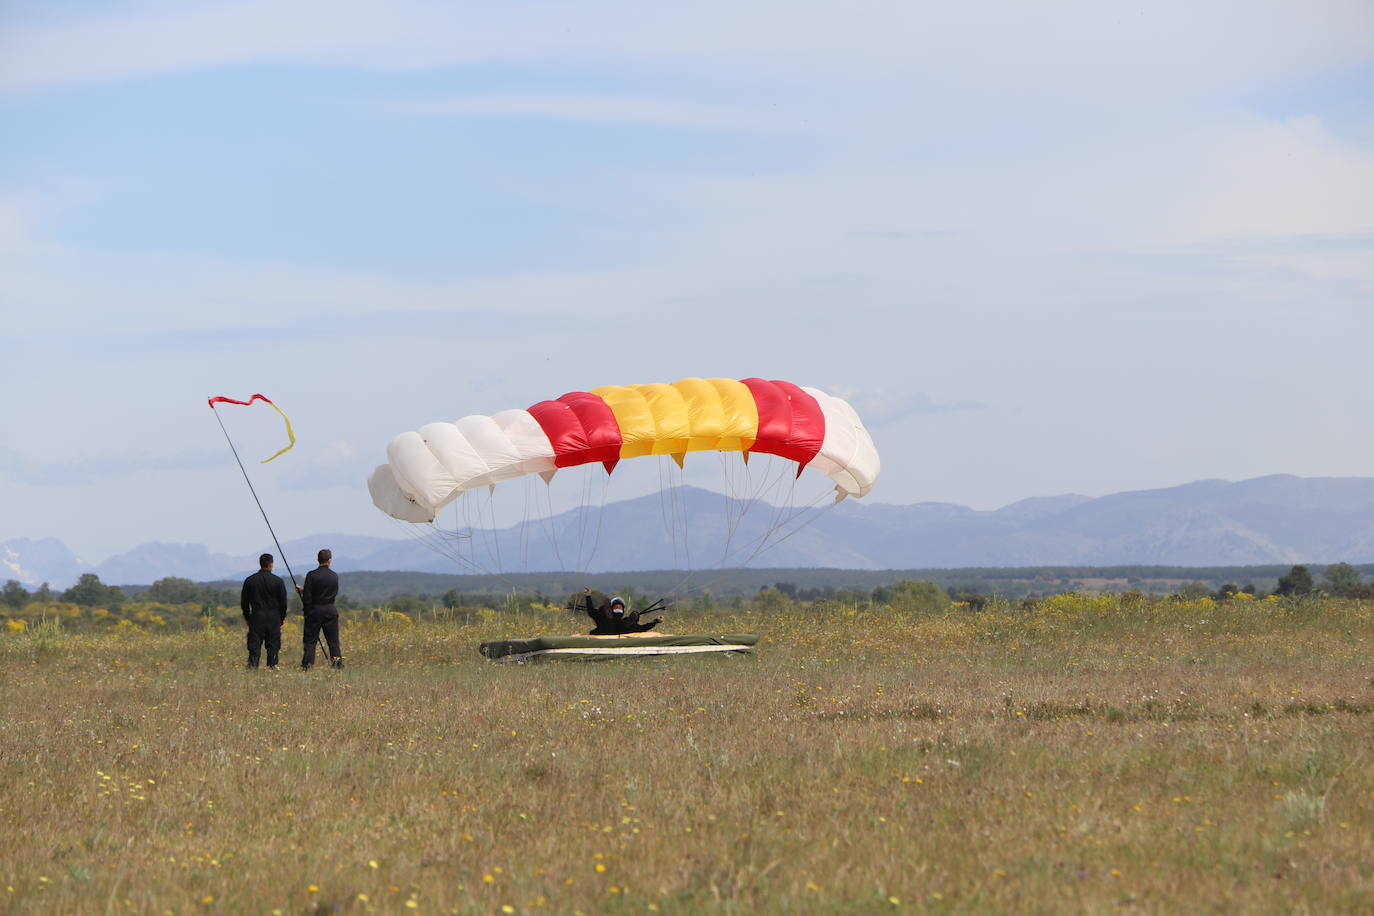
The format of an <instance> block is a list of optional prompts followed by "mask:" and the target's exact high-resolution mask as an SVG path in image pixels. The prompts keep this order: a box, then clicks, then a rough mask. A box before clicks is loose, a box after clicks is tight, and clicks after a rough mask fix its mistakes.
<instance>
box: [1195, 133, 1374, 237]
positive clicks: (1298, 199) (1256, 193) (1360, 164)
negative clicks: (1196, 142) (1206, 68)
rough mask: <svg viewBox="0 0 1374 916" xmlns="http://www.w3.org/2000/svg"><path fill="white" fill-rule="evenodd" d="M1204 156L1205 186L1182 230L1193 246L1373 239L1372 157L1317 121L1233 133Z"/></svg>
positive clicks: (1368, 150) (1220, 140)
mask: <svg viewBox="0 0 1374 916" xmlns="http://www.w3.org/2000/svg"><path fill="white" fill-rule="evenodd" d="M1205 152H1206V154H1207V156H1208V159H1209V161H1208V163H1207V165H1208V166H1209V167H1210V168H1209V171H1210V178H1211V181H1210V182H1209V183H1208V186H1207V187H1205V188H1202V189H1200V193H1199V197H1198V200H1197V203H1196V205H1195V208H1194V210H1193V212H1192V213H1190V214H1189V220H1188V222H1187V224H1186V225H1185V226H1184V227H1183V231H1184V232H1185V233H1187V235H1188V236H1190V237H1191V238H1192V239H1194V240H1197V241H1205V240H1211V239H1216V238H1219V237H1226V236H1238V235H1239V236H1243V235H1284V236H1294V235H1304V234H1315V233H1325V234H1346V233H1365V232H1374V149H1360V148H1356V147H1352V146H1351V145H1349V144H1348V143H1343V142H1341V141H1339V140H1337V139H1336V138H1335V137H1334V136H1332V134H1331V132H1330V131H1329V130H1328V129H1327V127H1326V125H1325V124H1323V122H1322V121H1321V119H1320V118H1318V117H1315V116H1308V117H1300V118H1293V119H1291V120H1286V121H1283V122H1280V123H1260V124H1254V123H1252V124H1247V125H1243V126H1237V127H1235V128H1232V129H1230V130H1228V131H1226V132H1225V133H1224V134H1223V135H1221V136H1219V137H1217V138H1216V140H1215V142H1214V144H1213V145H1212V147H1211V148H1210V149H1208V150H1206V151H1205Z"/></svg>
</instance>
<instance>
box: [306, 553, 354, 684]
mask: <svg viewBox="0 0 1374 916" xmlns="http://www.w3.org/2000/svg"><path fill="white" fill-rule="evenodd" d="M317 556H318V557H319V561H320V565H319V568H318V569H312V570H310V572H308V573H306V574H305V587H304V588H302V587H301V586H299V585H297V586H296V591H298V592H300V596H301V607H302V609H303V610H304V612H305V635H304V637H303V638H304V640H305V654H304V655H302V656H301V669H302V670H304V671H308V670H310V668H311V666H312V665H314V664H315V641H316V640H317V639H319V638H320V631H321V630H323V631H324V640H325V642H327V643H329V664H330V666H332V667H334V668H342V667H343V650H342V649H340V648H339V612H338V609H336V608H335V607H334V599H336V598H338V597H339V575H338V573H336V572H334V570H332V569H330V568H329V564H330V563H331V562H332V561H333V559H334V554H333V553H332V552H331V551H329V550H321V551H320V552H319V554H317Z"/></svg>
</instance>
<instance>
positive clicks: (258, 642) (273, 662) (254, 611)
mask: <svg viewBox="0 0 1374 916" xmlns="http://www.w3.org/2000/svg"><path fill="white" fill-rule="evenodd" d="M272 565H273V564H272V555H271V554H270V553H265V554H263V555H262V556H260V557H258V571H257V572H255V573H253V575H251V576H249V577H248V578H247V579H244V580H243V591H242V592H241V593H240V594H239V606H240V607H241V608H242V609H243V619H244V620H245V621H246V622H247V623H248V667H249V668H256V667H257V666H258V657H259V654H260V653H261V651H262V644H263V643H267V667H269V668H276V667H277V653H279V652H280V651H281V625H282V623H284V622H285V621H286V586H285V585H283V584H282V581H281V577H280V576H276V575H273V573H272Z"/></svg>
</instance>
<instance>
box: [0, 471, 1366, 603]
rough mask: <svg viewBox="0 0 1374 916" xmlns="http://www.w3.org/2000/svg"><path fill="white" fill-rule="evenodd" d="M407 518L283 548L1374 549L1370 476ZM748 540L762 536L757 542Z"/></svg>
mask: <svg viewBox="0 0 1374 916" xmlns="http://www.w3.org/2000/svg"><path fill="white" fill-rule="evenodd" d="M417 531H424V532H428V533H427V534H425V536H424V537H423V538H421V537H418V536H417V537H416V538H413V539H411V538H401V539H388V538H376V537H364V536H358V535H346V534H318V535H312V536H310V537H306V538H300V539H297V540H295V541H289V542H287V543H286V544H284V545H283V547H284V549H285V550H286V554H287V557H288V558H294V559H295V561H296V562H295V563H294V564H293V566H297V567H299V568H300V569H301V571H302V572H303V571H304V570H305V569H307V568H309V567H311V566H313V565H314V564H313V562H307V561H308V560H309V559H310V558H312V557H313V555H314V551H315V549H316V548H317V547H320V546H326V545H327V546H329V547H330V548H331V549H333V551H334V553H335V556H336V558H337V563H338V565H339V566H340V567H341V568H346V569H349V570H375V571H383V570H396V571H412V572H444V573H455V572H456V573H470V572H497V571H501V572H525V571H537V570H583V571H587V572H597V571H612V570H613V571H632V570H647V569H674V568H684V569H686V568H695V569H709V568H716V567H722V568H724V567H736V566H753V567H830V568H841V569H906V568H916V567H923V568H953V567H976V566H998V567H1013V566H1049V565H1075V566H1115V565H1161V566H1247V565H1263V564H1288V563H1307V562H1311V563H1327V562H1336V561H1348V562H1369V561H1370V560H1371V559H1374V478H1367V477H1343V478H1303V477H1294V476H1289V475H1275V476H1269V477H1259V478H1255V479H1253V480H1245V481H1240V482H1230V481H1225V480H1202V481H1197V482H1194V483H1189V484H1184V485H1182V486H1176V487H1168V488H1164V489H1157V490H1138V491H1133V492H1127V493H1115V494H1112V495H1110V496H1102V497H1097V498H1090V497H1086V496H1076V495H1064V496H1051V497H1036V498H1031V499H1025V500H1022V501H1020V502H1016V503H1013V504H1011V505H1009V506H1005V507H1003V508H1001V509H996V510H991V511H980V510H975V509H970V508H968V507H966V506H959V505H954V504H950V503H933V502H923V503H915V504H913V505H906V506H898V505H890V504H883V503H872V504H870V503H864V502H859V501H854V500H848V501H845V502H843V503H840V504H838V505H835V506H833V507H823V508H820V509H808V510H801V509H792V508H788V507H776V506H772V505H769V504H765V503H752V504H741V503H740V502H738V501H734V500H730V499H728V498H727V497H725V496H723V495H721V494H719V493H714V492H712V491H709V490H702V489H697V488H692V487H679V488H677V489H674V490H670V491H666V492H664V493H662V494H655V495H651V496H645V497H640V498H637V499H630V500H625V501H622V502H615V503H609V504H607V505H605V506H584V507H581V508H578V509H574V510H571V511H569V512H565V513H562V514H560V515H557V516H554V517H552V518H543V519H541V520H538V521H534V522H529V523H526V524H522V525H517V526H514V527H510V528H504V529H500V530H495V531H492V530H474V531H449V532H442V531H440V530H437V529H428V528H423V527H419V526H417ZM759 544H771V546H769V547H768V548H767V549H766V550H761V551H759V552H757V553H756V552H755V551H754V548H755V547H756V546H758V545H759ZM256 554H257V547H256V545H255V547H254V550H253V551H251V552H249V553H245V554H244V555H241V556H235V555H230V554H223V553H211V552H210V550H209V549H208V548H207V547H206V546H204V545H202V544H163V543H148V544H142V545H140V546H138V547H135V548H134V549H132V550H129V551H127V552H125V553H121V554H118V555H116V556H113V557H110V558H109V559H107V560H105V561H104V562H102V563H98V564H87V563H85V562H83V561H81V560H80V559H78V558H77V556H76V555H75V554H74V553H73V552H72V551H71V550H70V549H68V548H67V546H66V545H65V544H63V543H62V542H61V541H60V540H58V539H56V538H45V539H41V540H30V539H26V538H22V537H20V538H14V539H12V540H8V541H3V542H0V579H8V578H13V579H17V580H19V581H20V582H21V583H23V584H24V585H25V586H27V587H30V588H33V587H35V586H37V585H38V584H39V583H41V582H48V583H50V584H51V585H52V587H54V588H64V587H66V586H68V585H70V584H71V583H72V582H74V581H75V580H76V578H77V577H78V576H79V575H81V574H82V573H85V572H94V573H96V574H97V575H99V576H100V578H101V580H102V581H103V582H106V583H109V584H117V585H146V584H148V583H151V582H152V581H154V580H156V579H159V578H162V577H164V576H180V577H183V578H187V579H193V580H196V581H212V580H219V579H225V578H234V577H237V576H242V575H245V574H246V572H248V571H251V570H252V569H254V568H255V567H256V562H255V558H256Z"/></svg>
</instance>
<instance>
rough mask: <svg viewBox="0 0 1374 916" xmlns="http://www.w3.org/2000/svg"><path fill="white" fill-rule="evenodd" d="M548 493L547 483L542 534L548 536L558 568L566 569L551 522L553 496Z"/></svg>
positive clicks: (555, 531)
mask: <svg viewBox="0 0 1374 916" xmlns="http://www.w3.org/2000/svg"><path fill="white" fill-rule="evenodd" d="M550 491H551V488H550V487H549V485H548V484H547V483H545V484H544V506H545V510H546V511H545V512H544V515H543V518H542V519H541V520H542V521H543V523H544V533H545V534H547V535H548V538H549V543H550V544H552V545H553V556H554V559H555V560H557V561H558V566H559V568H560V569H566V568H567V567H566V564H565V563H564V562H563V549H562V548H561V547H559V545H558V531H557V530H556V528H555V525H554V521H553V494H552V492H550Z"/></svg>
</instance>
